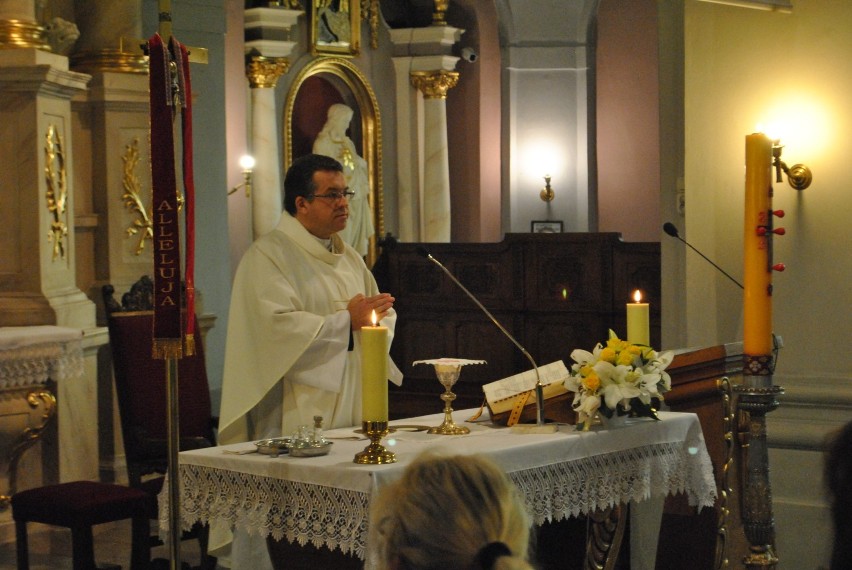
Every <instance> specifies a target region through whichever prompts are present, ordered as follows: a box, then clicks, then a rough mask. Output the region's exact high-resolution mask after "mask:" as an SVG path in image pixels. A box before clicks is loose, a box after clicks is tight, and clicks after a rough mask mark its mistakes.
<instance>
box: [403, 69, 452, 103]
mask: <svg viewBox="0 0 852 570" xmlns="http://www.w3.org/2000/svg"><path fill="white" fill-rule="evenodd" d="M410 76H411V85H413V86H414V88H415V89H417V90H418V91H420V92H421V93H423V96H424V97H425V98H426V99H446V98H447V92H448V91H449V90H450V89H452V88H453V87H455V86H456V85H457V84H458V82H459V72H458V71H447V70H445V69H439V70H437V71H412V72H411V74H410Z"/></svg>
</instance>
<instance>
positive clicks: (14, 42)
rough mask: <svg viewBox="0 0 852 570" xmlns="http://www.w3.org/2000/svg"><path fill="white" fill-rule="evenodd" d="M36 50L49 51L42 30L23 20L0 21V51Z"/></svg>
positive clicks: (36, 25)
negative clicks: (16, 49) (11, 49)
mask: <svg viewBox="0 0 852 570" xmlns="http://www.w3.org/2000/svg"><path fill="white" fill-rule="evenodd" d="M10 48H13V49H14V48H36V49H40V50H43V51H50V45H48V43H47V41H46V40H45V33H44V28H43V27H42V26H40V25H38V23H36V22H28V21H25V20H0V49H10Z"/></svg>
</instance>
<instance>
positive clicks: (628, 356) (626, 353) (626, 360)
mask: <svg viewBox="0 0 852 570" xmlns="http://www.w3.org/2000/svg"><path fill="white" fill-rule="evenodd" d="M634 358H636V356H635V355H634V354H633V353H632V351H630V350H622V351H621V352H619V353H618V361H617V362H616V364H621V365H624V366H630V365H631V364H633V359H634Z"/></svg>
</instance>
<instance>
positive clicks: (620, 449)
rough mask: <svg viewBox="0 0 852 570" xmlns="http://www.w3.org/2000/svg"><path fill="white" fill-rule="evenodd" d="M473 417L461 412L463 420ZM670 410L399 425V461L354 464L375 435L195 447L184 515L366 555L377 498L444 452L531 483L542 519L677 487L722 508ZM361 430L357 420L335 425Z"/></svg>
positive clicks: (185, 461)
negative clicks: (321, 446)
mask: <svg viewBox="0 0 852 570" xmlns="http://www.w3.org/2000/svg"><path fill="white" fill-rule="evenodd" d="M472 413H473V410H462V411H456V412H454V421H456V422H457V423H458V422H462V421H463V419H464V418H467V417H470V416H471V414H472ZM660 418H661V421H653V420H649V419H636V420H628V422H627V423H626V424H625V426H623V427H619V428H614V429H609V430H605V429H599V430H592V431H589V432H581V431H576V430H575V429H574V426H560V428H559V431H558V432H557V433H555V434H515V433H512V432H511V431H510V430H508V429H507V428H503V427H496V426H493V425H492V424H491V423H490V422H487V421H486V422H480V423H476V424H471V423H466V424H465V425H467V426H469V427H470V428H471V433H470V434H469V435H460V436H446V435H429V434H426V433H425V432H407V431H402V430H400V431H397V432H395V433H393V434H390V435H389V436H388V437H387V438H385V440H383V443H384V445H385V447H387V448H388V449H390V450H392V451H393V452H394V453H395V454H396V458H397V463H392V464H388V465H358V464H355V463H353V461H352V460H353V457H354V456H355V454H356V453H357V452H359V451H361V450H363V449H364V447H365V446H366V445H367V441H366V440H359V441H350V440H345V439H332V441H334V445H333V448H332V451H331V453H330V454H328V455H326V456H321V457H313V458H298V457H290V456H288V455H282V456H279V457H277V458H273V457H270V456H267V455H261V454H258V453H243V452H247V451H252V450H253V449H254V448H255V446H254V444H253V443H251V442H249V443H242V444H234V445H228V446H220V447H214V448H207V449H199V450H193V451H185V452H182V453H180V454H179V463H180V488H181V505H180V507H181V522H182V525H183V527H184V528H187V529H188V528H189V527H190V526H191V525H192V524H193V523H194V522H196V521H202V522H205V523H207V522H211V521H214V520H219V521H222V522H225V523H226V524H228V525H230V526H232V527H242V528H243V529H245V530H247V531H248V532H250V533H256V534H259V535H260V536H262V537H265V536H269V535H271V536H272V537H274V538H275V539H278V540H281V539H283V538H286V539H287V540H288V541H290V542H297V543H298V544H302V545H304V544H306V543H309V542H310V543H312V544H314V545H316V546H323V545H326V546H328V547H329V548H330V549H332V550H334V549H335V548H340V549H341V550H342V551H343V552H344V553H351V554H354V555H355V556H358V557H359V558H361V559H362V560H363V559H367V558H368V556H367V546H366V538H367V522H368V513H369V505H370V496H371V494H372V493H374V492H375V491H376V490H377V489H379V488H380V487H382V486H383V485H385V484H387V483H389V482H390V481H393V480H394V479H396V478H397V477H399V476H400V475H401V473H402V471H403V469H405V467H406V465H407V464H408V463H409V462H411V460H412V459H413V458H414V457H416V456H417V455H418V454H419V453H420V452H421V451H423V450H425V449H435V448H438V449H441V450H443V451H446V452H448V453H454V454H474V453H481V454H484V455H486V456H488V457H490V458H491V459H492V460H494V461H495V462H496V463H497V464H498V465H500V466H501V467H502V468H503V469H504V470H505V471H506V472H507V473H508V474H509V476H510V477H511V478H512V480H514V481H515V483H516V484H517V485H518V486H519V487H520V489H521V490H522V491H523V493H524V495H525V497H526V500H527V505H528V507H529V509H530V512H531V513H532V514H533V518H534V520H535V522H536V523H538V524H540V523H542V522H544V521H546V520H560V519H563V518H566V517H569V516H575V515H578V514H582V513H589V512H592V511H594V510H596V509H604V508H606V507H610V506H613V505H616V504H620V503H628V502H630V501H641V500H645V499H648V498H650V497H651V496H656V497H663V496H666V495H668V494H670V493H681V492H683V493H686V494H687V496H688V497H689V502H690V504H692V505H696V506H698V507H705V506H712V505H713V503H714V501H715V498H716V485H715V482H714V479H713V470H712V465H711V462H710V457H709V455H708V454H707V448H706V446H705V444H704V436H703V434H702V432H701V426H700V424H699V422H698V417H697V416H696V415H695V414H683V413H674V412H661V413H660ZM442 419H443V414H435V415H432V416H424V417H420V418H413V419H406V420H399V421H395V422H391V426H393V425H394V424H396V425H412V424H416V425H424V426H435V425H438V424H440V423H441V420H442ZM354 435H356V434H355V433H354V428H347V429H337V430H332V431H330V432H327V433H326V436H327V437H329V438H342V437H347V436H354ZM164 489H165V488H164ZM166 495H167V493H166V492H165V490H164V492H163V494H161V496H160V505H161V509H160V528H161V532H162V533H163V535H164V536H165V535H167V533H168V520H169V515H168V502H167V496H166ZM367 566H368V567H369V566H370V564H369V560H368V564H367Z"/></svg>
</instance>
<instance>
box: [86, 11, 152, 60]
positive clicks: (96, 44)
mask: <svg viewBox="0 0 852 570" xmlns="http://www.w3.org/2000/svg"><path fill="white" fill-rule="evenodd" d="M74 15H75V19H76V24H77V28H78V29H79V30H80V38H79V39H78V40H77V45H76V47H75V49H74V53H73V54H72V56H71V66H72V68H73V69H75V70H76V71H83V72H86V73H92V72H94V71H118V72H127V73H140V74H144V73H147V72H148V65H147V63H146V61H145V58H144V56H143V54H142V50H141V47H140V45H141V43H142V42H143V41H144V38H143V37H142V0H122V1H121V2H103V0H75V1H74Z"/></svg>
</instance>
